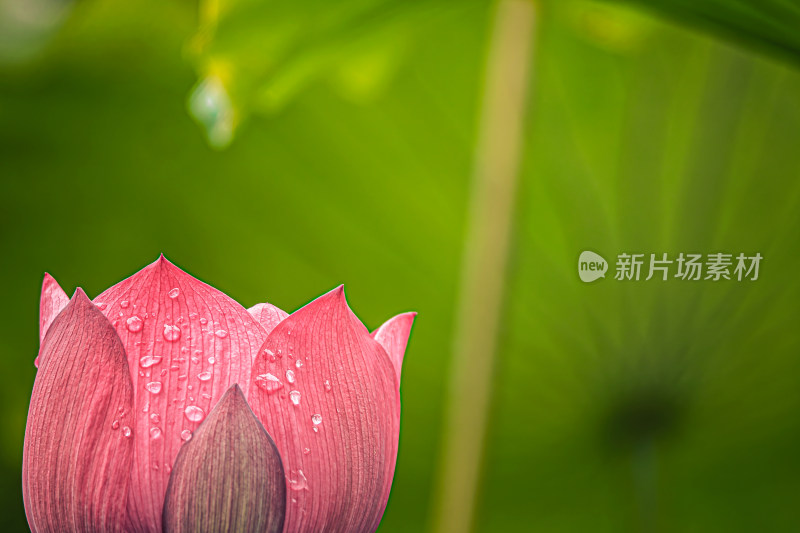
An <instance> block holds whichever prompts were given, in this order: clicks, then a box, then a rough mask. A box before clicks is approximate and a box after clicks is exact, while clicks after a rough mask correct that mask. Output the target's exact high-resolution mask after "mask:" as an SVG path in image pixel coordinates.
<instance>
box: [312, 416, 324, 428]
mask: <svg viewBox="0 0 800 533" xmlns="http://www.w3.org/2000/svg"><path fill="white" fill-rule="evenodd" d="M311 421H312V422H313V423H314V425H315V426H318V425H320V424H322V415H320V414H316V415H311Z"/></svg>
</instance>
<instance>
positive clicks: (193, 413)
mask: <svg viewBox="0 0 800 533" xmlns="http://www.w3.org/2000/svg"><path fill="white" fill-rule="evenodd" d="M183 414H184V415H186V418H187V419H189V420H191V421H192V422H201V421H202V420H203V419H204V418H205V417H206V413H205V411H203V410H202V409H200V408H199V407H197V406H196V405H187V406H186V409H184V410H183Z"/></svg>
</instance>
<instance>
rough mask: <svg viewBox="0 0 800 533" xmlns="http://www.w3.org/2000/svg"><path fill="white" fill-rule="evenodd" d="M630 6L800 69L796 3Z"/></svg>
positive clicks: (725, 0) (657, 1)
mask: <svg viewBox="0 0 800 533" xmlns="http://www.w3.org/2000/svg"><path fill="white" fill-rule="evenodd" d="M623 1H624V0H623ZM627 3H630V4H636V5H638V6H641V7H643V8H645V9H649V10H653V11H654V12H656V13H659V14H662V15H666V16H668V17H670V18H672V19H674V20H676V21H678V22H680V23H682V24H687V25H690V26H695V27H698V28H700V29H702V30H705V31H708V32H711V33H712V34H715V35H719V36H721V37H724V38H727V39H730V40H733V41H736V42H739V43H742V44H744V45H747V46H749V47H753V48H755V49H757V50H761V51H763V52H765V53H768V54H773V55H776V56H778V57H781V58H782V59H784V60H788V61H790V62H793V63H794V64H796V65H798V66H800V32H798V28H800V2H798V1H797V0H627Z"/></svg>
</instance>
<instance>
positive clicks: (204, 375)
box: [197, 370, 211, 381]
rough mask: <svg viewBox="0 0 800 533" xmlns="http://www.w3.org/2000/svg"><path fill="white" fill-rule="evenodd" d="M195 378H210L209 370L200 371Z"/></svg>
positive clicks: (201, 379)
mask: <svg viewBox="0 0 800 533" xmlns="http://www.w3.org/2000/svg"><path fill="white" fill-rule="evenodd" d="M197 379H199V380H200V381H208V380H209V379H211V372H210V371H208V370H206V371H205V372H200V373H199V374H197Z"/></svg>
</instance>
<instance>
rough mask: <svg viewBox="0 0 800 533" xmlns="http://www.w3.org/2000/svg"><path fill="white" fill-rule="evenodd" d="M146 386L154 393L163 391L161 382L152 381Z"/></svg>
mask: <svg viewBox="0 0 800 533" xmlns="http://www.w3.org/2000/svg"><path fill="white" fill-rule="evenodd" d="M144 388H145V389H147V390H148V391H149V392H152V393H153V394H158V393H159V392H161V382H160V381H151V382H150V383H148V384H147V385H145V386H144Z"/></svg>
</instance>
